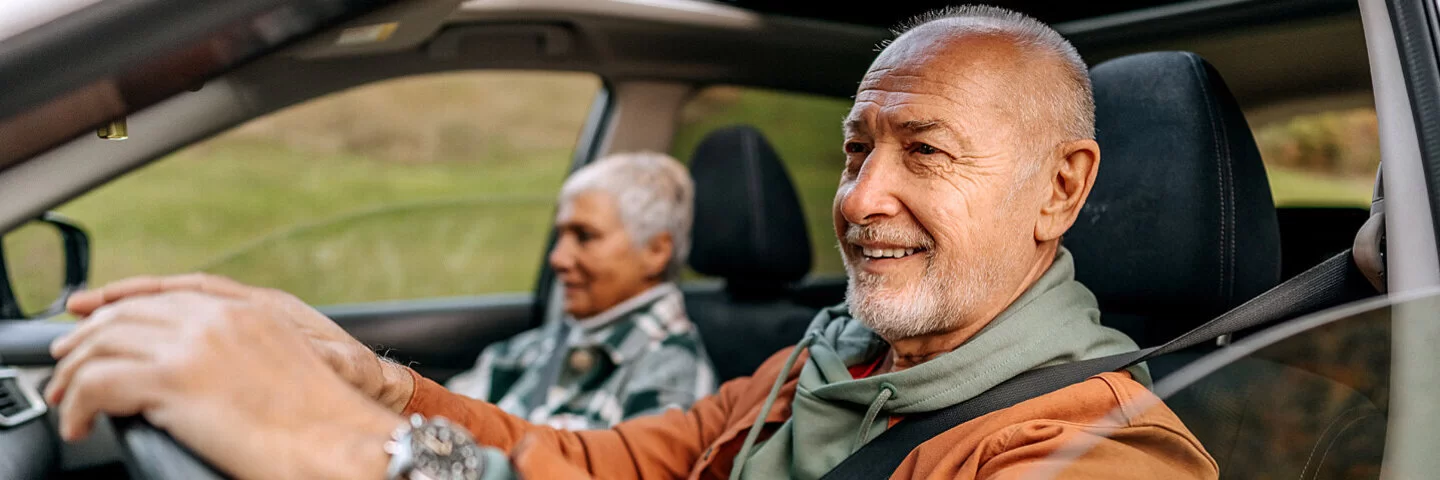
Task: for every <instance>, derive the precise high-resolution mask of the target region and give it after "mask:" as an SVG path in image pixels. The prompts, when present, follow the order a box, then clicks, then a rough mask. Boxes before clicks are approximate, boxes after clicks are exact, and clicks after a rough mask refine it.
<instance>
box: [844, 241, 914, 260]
mask: <svg viewBox="0 0 1440 480" xmlns="http://www.w3.org/2000/svg"><path fill="white" fill-rule="evenodd" d="M856 247H857V248H859V249H860V254H861V255H862V256H864V258H865V259H866V260H882V259H888V258H905V257H909V256H911V255H915V254H917V253H925V252H926V249H925V248H922V247H895V248H879V247H862V246H859V245H856Z"/></svg>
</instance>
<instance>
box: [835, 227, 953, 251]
mask: <svg viewBox="0 0 1440 480" xmlns="http://www.w3.org/2000/svg"><path fill="white" fill-rule="evenodd" d="M845 242H846V243H849V244H851V245H855V244H874V243H882V244H891V245H900V246H906V247H919V248H924V249H926V250H930V249H932V248H934V247H935V240H934V239H933V238H931V237H930V235H929V234H928V233H926V232H925V231H924V230H922V229H921V228H920V227H918V226H909V225H900V224H896V223H872V224H868V225H860V224H855V223H851V224H849V225H848V226H846V227H845Z"/></svg>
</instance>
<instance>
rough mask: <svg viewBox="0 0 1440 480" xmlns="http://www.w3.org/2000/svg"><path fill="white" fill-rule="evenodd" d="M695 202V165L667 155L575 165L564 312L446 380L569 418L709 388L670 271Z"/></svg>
mask: <svg viewBox="0 0 1440 480" xmlns="http://www.w3.org/2000/svg"><path fill="white" fill-rule="evenodd" d="M693 209H694V186H693V185H692V183H691V181H690V175H689V173H688V172H687V171H686V170H685V167H684V166H683V165H681V164H680V163H679V162H677V161H675V160H674V159H673V158H670V157H669V156H666V155H662V154H658V153H648V152H647V153H633V154H618V155H612V156H609V157H605V158H603V159H601V160H600V161H598V162H596V163H594V164H591V165H588V166H586V167H584V168H581V169H580V170H578V171H576V172H575V173H574V174H573V175H571V176H570V178H569V179H568V180H566V182H565V185H564V186H563V187H562V188H561V190H560V208H559V211H558V213H557V214H556V218H555V229H556V231H557V232H558V234H559V237H558V238H557V240H556V242H555V247H554V249H553V250H551V251H550V259H549V260H550V266H551V267H552V268H554V269H555V274H556V277H557V285H556V286H557V288H559V289H562V291H563V298H564V301H563V305H564V312H565V317H564V318H563V319H560V320H559V321H551V322H548V325H546V326H544V327H541V328H539V329H536V330H531V331H528V332H525V333H522V334H520V335H517V336H516V337H515V338H512V339H510V340H508V341H505V342H502V343H499V344H496V345H492V346H490V347H489V348H487V349H485V351H484V353H482V354H481V355H480V360H479V362H478V363H477V365H476V367H475V369H473V370H471V371H469V372H466V373H463V374H461V375H460V376H457V377H456V378H455V379H453V380H451V381H450V383H449V384H448V385H447V387H448V388H450V389H451V390H453V391H456V392H459V393H463V394H466V395H469V396H471V397H474V398H478V399H481V400H486V401H489V402H491V403H494V404H496V405H499V406H500V408H502V409H504V410H505V411H507V412H510V413H512V414H515V415H518V416H520V417H523V418H526V419H528V420H530V421H531V422H534V423H540V424H548V425H551V426H554V427H557V428H564V429H570V430H584V429H602V428H609V427H610V426H611V425H614V424H616V423H619V422H620V421H621V420H625V419H627V418H630V417H634V416H637V415H647V414H652V413H658V412H660V411H662V410H664V409H666V408H671V407H678V408H688V407H689V406H690V404H691V403H692V402H694V401H695V400H697V399H699V398H701V397H704V396H706V395H709V394H710V393H712V392H713V391H714V390H715V376H714V374H713V372H712V370H711V366H710V361H709V359H708V358H707V357H706V356H705V351H704V349H703V348H702V346H701V343H700V337H699V334H698V333H697V332H696V331H695V327H694V325H692V324H691V323H690V320H689V318H688V317H686V316H685V305H684V301H683V299H682V298H681V295H680V290H679V289H678V288H676V286H675V284H674V283H673V282H674V281H675V280H676V279H677V278H678V277H679V275H680V269H681V267H682V266H683V264H684V261H685V257H686V254H687V253H688V252H689V249H690V224H691V218H692V215H693Z"/></svg>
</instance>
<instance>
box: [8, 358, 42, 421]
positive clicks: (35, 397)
mask: <svg viewBox="0 0 1440 480" xmlns="http://www.w3.org/2000/svg"><path fill="white" fill-rule="evenodd" d="M43 414H45V402H43V401H41V400H40V394H39V393H38V392H36V391H35V390H34V389H31V388H28V387H26V386H25V385H22V384H21V383H20V372H19V371H16V370H13V369H0V428H8V427H13V426H16V425H20V424H22V423H25V422H28V421H30V419H33V418H35V417H38V416H40V415H43Z"/></svg>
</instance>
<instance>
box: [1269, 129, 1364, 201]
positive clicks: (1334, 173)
mask: <svg viewBox="0 0 1440 480" xmlns="http://www.w3.org/2000/svg"><path fill="white" fill-rule="evenodd" d="M1253 127H1254V131H1255V142H1256V143H1257V144H1258V145H1259V146H1260V156H1261V158H1263V159H1264V161H1265V169H1266V173H1267V174H1268V175H1269V177H1270V190H1271V191H1272V192H1273V193H1274V195H1275V205H1276V206H1277V207H1369V206H1370V197H1371V193H1372V192H1371V190H1372V189H1373V187H1374V184H1375V172H1376V170H1377V169H1378V168H1379V165H1380V134H1379V129H1378V126H1377V122H1376V118H1375V108H1374V107H1360V108H1350V109H1336V110H1325V111H1321V112H1317V113H1306V114H1301V115H1289V116H1281V117H1279V118H1274V119H1268V120H1267V119H1261V121H1260V122H1257V123H1256V124H1253Z"/></svg>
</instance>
